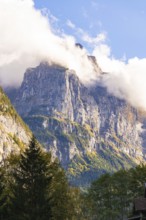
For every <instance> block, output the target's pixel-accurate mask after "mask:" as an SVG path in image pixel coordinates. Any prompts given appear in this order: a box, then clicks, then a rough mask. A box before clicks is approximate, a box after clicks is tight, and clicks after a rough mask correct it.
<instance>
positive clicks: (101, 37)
mask: <svg viewBox="0 0 146 220" xmlns="http://www.w3.org/2000/svg"><path fill="white" fill-rule="evenodd" d="M66 25H67V26H68V27H70V28H71V29H73V30H74V31H75V34H76V35H77V36H78V37H79V38H80V39H81V40H82V41H84V42H86V43H88V44H90V46H92V47H95V46H97V45H98V44H99V43H101V42H104V41H105V40H106V33H105V32H102V33H99V34H97V35H96V36H95V37H92V36H90V35H89V34H88V33H87V32H86V31H84V30H83V29H82V28H79V27H77V26H76V25H75V24H74V23H73V22H72V21H71V20H67V22H66Z"/></svg>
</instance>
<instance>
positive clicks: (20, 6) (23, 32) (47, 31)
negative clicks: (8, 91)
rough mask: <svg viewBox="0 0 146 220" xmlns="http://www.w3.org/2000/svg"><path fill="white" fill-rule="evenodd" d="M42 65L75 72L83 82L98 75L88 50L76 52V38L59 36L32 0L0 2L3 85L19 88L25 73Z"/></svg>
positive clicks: (0, 73) (1, 76) (0, 71)
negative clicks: (56, 65)
mask: <svg viewBox="0 0 146 220" xmlns="http://www.w3.org/2000/svg"><path fill="white" fill-rule="evenodd" d="M53 19H54V17H53ZM41 61H48V62H49V63H50V64H51V63H56V64H58V65H62V66H65V67H67V68H69V69H74V70H75V71H76V73H77V75H78V76H79V77H80V79H82V81H84V82H86V81H90V75H95V74H96V73H95V72H94V68H93V65H92V63H91V61H90V60H89V59H88V58H87V52H86V50H85V49H83V50H81V49H79V48H77V47H76V46H75V39H74V38H73V37H71V36H67V35H63V34H62V35H61V34H60V36H58V35H57V34H56V33H55V31H54V30H53V28H52V27H51V24H50V23H49V21H48V18H47V17H46V16H43V15H42V13H41V11H39V10H36V9H35V8H34V3H33V1H32V0H11V1H9V0H1V2H0V82H1V84H2V85H4V86H9V85H15V86H17V85H20V83H21V81H22V79H23V74H24V72H25V70H26V69H27V68H28V67H32V66H36V65H38V64H39V63H40V62H41ZM89 73H90V74H89ZM92 78H94V77H92Z"/></svg>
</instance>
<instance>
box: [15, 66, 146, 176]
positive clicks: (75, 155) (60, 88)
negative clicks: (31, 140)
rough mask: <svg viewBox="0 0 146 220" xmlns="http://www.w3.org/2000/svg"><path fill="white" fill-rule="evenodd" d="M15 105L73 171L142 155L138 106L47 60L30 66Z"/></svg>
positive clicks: (113, 164)
mask: <svg viewBox="0 0 146 220" xmlns="http://www.w3.org/2000/svg"><path fill="white" fill-rule="evenodd" d="M14 105H15V107H16V109H17V111H18V112H19V114H20V115H21V116H22V117H23V119H24V120H25V121H26V123H27V124H28V125H29V126H30V128H31V129H32V131H34V133H35V134H36V137H38V139H39V141H40V142H41V143H43V144H44V146H45V147H46V148H47V149H48V150H51V151H52V154H53V155H54V157H55V156H58V158H59V159H60V161H61V163H62V164H63V166H64V167H65V168H66V169H68V170H69V172H71V173H72V174H73V175H74V173H73V172H74V171H75V172H76V173H78V172H80V173H82V172H85V171H89V170H92V169H95V170H96V169H103V170H114V169H118V168H120V167H125V166H128V164H129V165H132V164H133V163H135V162H136V163H138V162H140V161H143V160H144V148H143V143H144V138H143V137H142V129H141V125H142V124H141V122H140V120H139V118H138V113H137V110H136V109H134V108H132V107H131V106H130V105H129V104H128V103H126V102H125V101H123V100H119V99H117V98H115V97H113V96H111V95H110V94H108V93H107V91H106V89H105V88H103V87H101V86H96V87H94V88H87V87H85V86H84V85H83V84H82V83H81V82H80V81H79V79H78V77H77V76H76V75H75V73H74V72H73V71H70V70H67V69H65V68H62V67H58V66H48V65H47V64H41V65H40V66H38V67H36V68H33V69H28V70H27V72H26V73H25V76H24V80H23V83H22V85H21V87H20V89H19V91H18V93H17V97H16V99H15V101H14ZM93 162H94V163H93ZM81 166H82V167H81ZM79 167H80V168H79Z"/></svg>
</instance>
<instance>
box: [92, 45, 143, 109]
mask: <svg viewBox="0 0 146 220" xmlns="http://www.w3.org/2000/svg"><path fill="white" fill-rule="evenodd" d="M93 55H94V56H95V57H96V59H97V60H98V63H99V65H100V67H101V69H102V71H103V72H107V74H104V75H103V77H102V84H103V85H104V86H105V87H107V89H108V91H109V92H110V93H111V94H113V95H115V96H117V97H119V98H121V99H125V100H127V101H128V102H129V103H130V104H131V105H132V106H134V107H138V108H142V109H145V110H146V58H143V59H139V58H138V57H134V58H131V59H129V60H127V62H126V61H125V60H124V59H121V60H118V59H116V58H114V57H112V55H111V49H110V48H109V47H108V46H107V45H105V44H101V45H99V46H97V47H96V48H95V49H94V51H93Z"/></svg>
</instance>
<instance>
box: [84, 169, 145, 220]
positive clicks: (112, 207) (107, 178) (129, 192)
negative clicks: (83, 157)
mask: <svg viewBox="0 0 146 220" xmlns="http://www.w3.org/2000/svg"><path fill="white" fill-rule="evenodd" d="M145 182H146V165H139V166H137V167H135V168H132V169H130V170H127V171H126V170H120V171H118V172H116V173H114V174H111V175H110V174H104V175H102V176H101V177H100V178H99V179H97V180H96V181H94V182H93V183H92V185H91V187H90V188H89V190H88V196H87V198H88V200H89V201H90V209H89V213H90V216H92V217H93V218H92V219H98V220H101V219H102V220H107V219H109V220H110V219H111V220H117V219H118V220H124V219H125V217H126V216H128V215H129V214H130V213H131V212H132V207H133V206H132V203H133V199H134V198H137V197H140V196H144V183H145Z"/></svg>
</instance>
